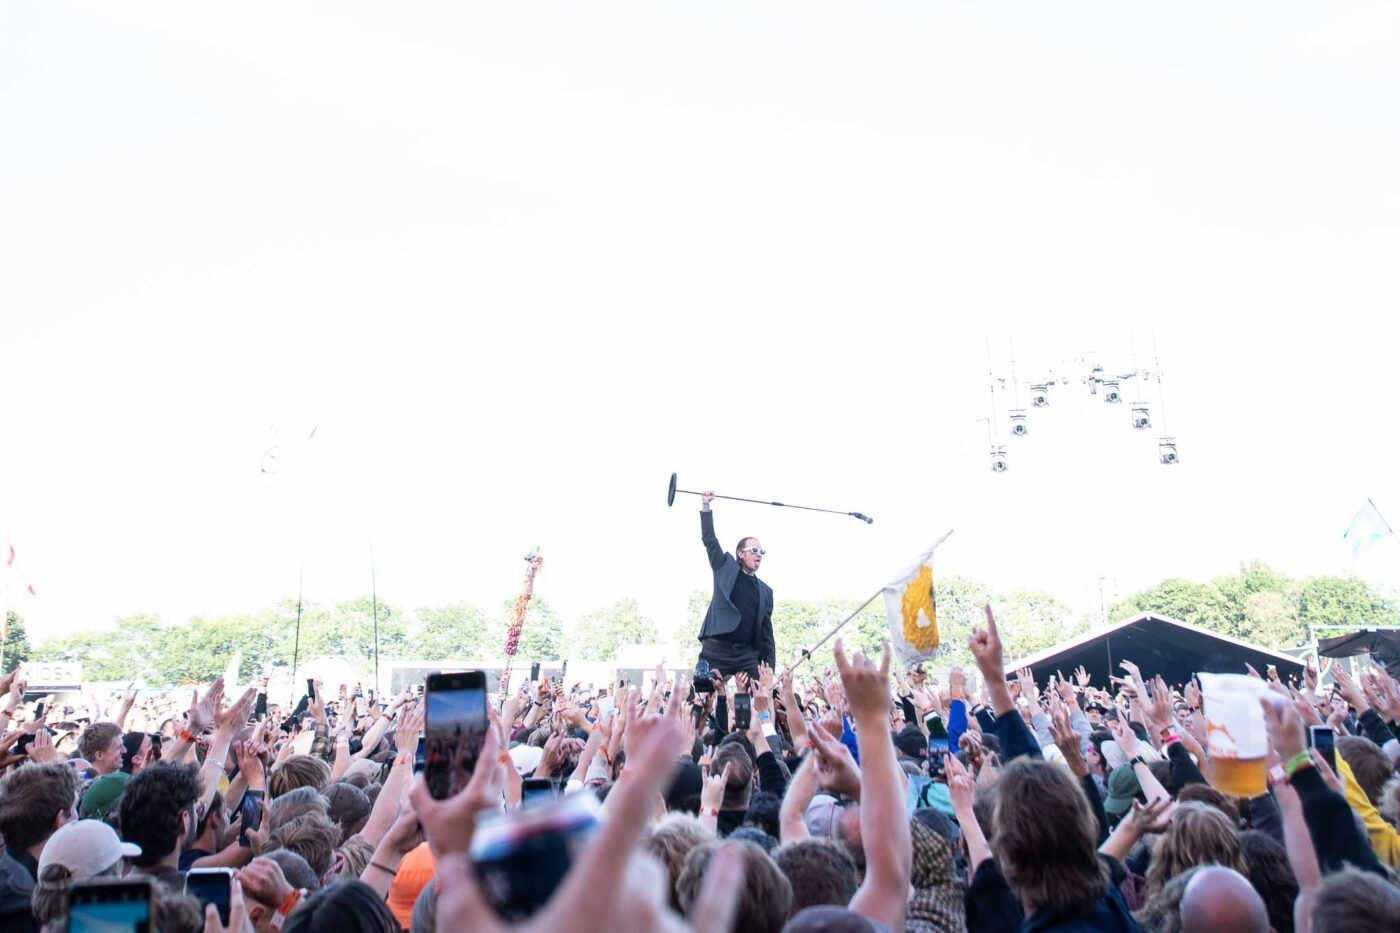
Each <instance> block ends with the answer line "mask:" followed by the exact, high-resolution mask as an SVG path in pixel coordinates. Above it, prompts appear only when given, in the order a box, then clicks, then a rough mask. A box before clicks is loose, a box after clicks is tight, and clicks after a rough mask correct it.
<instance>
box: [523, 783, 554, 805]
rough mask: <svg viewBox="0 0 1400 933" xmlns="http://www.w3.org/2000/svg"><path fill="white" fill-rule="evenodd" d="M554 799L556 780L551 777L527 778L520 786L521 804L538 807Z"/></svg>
mask: <svg viewBox="0 0 1400 933" xmlns="http://www.w3.org/2000/svg"><path fill="white" fill-rule="evenodd" d="M553 799H554V782H553V781H551V780H550V779H549V778H526V779H525V780H524V781H523V782H522V783H521V786H520V805H521V806H522V807H536V806H539V805H540V804H542V803H549V802H550V801H551V800H553Z"/></svg>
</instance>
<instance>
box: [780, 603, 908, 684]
mask: <svg viewBox="0 0 1400 933" xmlns="http://www.w3.org/2000/svg"><path fill="white" fill-rule="evenodd" d="M884 591H885V588H884V587H883V586H882V587H880V588H879V589H878V590H876V591H875V595H873V596H871V597H870V598H869V599H867V600H866V601H865V602H863V603H861V604H860V605H859V606H858V607H856V610H855V612H852V613H851V614H850V615H848V616H846V618H844V619H842V620H841V622H840V624H838V625H837V626H836V628H834V629H832V630H831V631H829V632H827V633H826V637H825V638H823V639H822V640H821V641H819V642H817V643H816V644H815V645H813V646H812V647H811V648H810V649H808V650H807V651H805V652H803V654H802V656H801V657H800V658H798V659H797V660H796V661H794V662H792V664H790V665H788V670H790V671H795V670H797V668H798V666H799V665H800V664H801V663H802V662H803V661H805V660H807V659H808V658H810V657H811V656H812V652H813V651H816V650H817V649H818V648H820V647H821V646H822V645H824V644H826V643H827V642H828V641H830V640H831V636H833V635H835V634H836V633H837V632H839V631H841V630H842V629H843V628H845V627H846V623H848V622H850V621H851V620H852V619H854V618H855V617H856V616H858V615H860V614H861V613H862V612H864V611H865V607H866V606H868V605H870V604H871V603H873V602H874V601H875V600H876V599H878V598H879V596H880V594H881V593H883V592H884Z"/></svg>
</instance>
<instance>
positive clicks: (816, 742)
mask: <svg viewBox="0 0 1400 933" xmlns="http://www.w3.org/2000/svg"><path fill="white" fill-rule="evenodd" d="M808 740H809V744H810V745H811V746H812V752H813V754H814V755H815V756H816V757H815V760H814V761H813V766H814V767H815V769H816V775H817V783H818V784H820V785H821V786H822V787H824V788H826V789H827V790H830V791H835V792H836V793H838V794H845V795H846V796H847V797H855V798H857V799H859V798H860V768H859V767H857V766H856V761H855V759H854V758H852V757H851V750H850V749H849V748H847V747H846V746H845V745H843V744H841V742H840V741H839V740H838V739H836V738H835V737H833V736H830V735H827V734H826V733H824V732H823V731H822V730H821V729H813V730H812V731H811V732H810V733H809V734H808Z"/></svg>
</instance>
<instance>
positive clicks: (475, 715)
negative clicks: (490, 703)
mask: <svg viewBox="0 0 1400 933" xmlns="http://www.w3.org/2000/svg"><path fill="white" fill-rule="evenodd" d="M426 712H427V716H426V721H425V723H424V727H423V735H424V738H425V739H426V741H425V743H424V747H423V774H424V777H425V778H426V779H427V782H428V790H429V792H430V793H431V794H432V795H433V798H434V799H436V800H446V799H447V798H448V797H451V796H454V795H455V794H458V793H460V792H461V791H462V790H463V789H464V788H465V787H466V786H467V781H469V780H470V779H471V776H472V772H473V771H475V770H476V760H477V757H478V756H479V755H480V754H481V742H482V740H483V739H485V738H486V673H485V672H484V671H466V672H464V673H457V674H430V675H429V676H428V691H427V706H426Z"/></svg>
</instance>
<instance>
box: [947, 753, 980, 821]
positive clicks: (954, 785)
mask: <svg viewBox="0 0 1400 933" xmlns="http://www.w3.org/2000/svg"><path fill="white" fill-rule="evenodd" d="M943 770H944V772H945V773H946V774H947V776H948V797H949V798H950V800H951V802H952V804H953V809H954V810H955V811H956V812H958V813H971V812H972V805H973V802H974V801H975V799H976V796H977V790H976V788H975V787H974V786H973V783H972V775H971V774H969V773H968V771H967V768H966V767H964V766H963V763H962V762H961V761H959V760H958V757H957V756H956V755H949V756H948V757H947V759H945V760H944V762H943Z"/></svg>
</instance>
